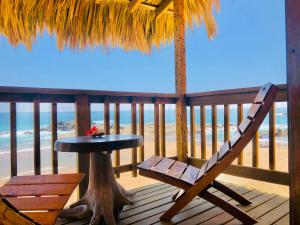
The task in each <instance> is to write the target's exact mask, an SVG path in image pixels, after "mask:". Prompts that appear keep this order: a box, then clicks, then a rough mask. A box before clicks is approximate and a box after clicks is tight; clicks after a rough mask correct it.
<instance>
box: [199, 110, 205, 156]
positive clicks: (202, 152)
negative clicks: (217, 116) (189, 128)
mask: <svg viewBox="0 0 300 225" xmlns="http://www.w3.org/2000/svg"><path fill="white" fill-rule="evenodd" d="M200 120H201V121H200V127H201V159H206V116H205V105H201V106H200Z"/></svg>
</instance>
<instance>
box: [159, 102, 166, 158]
mask: <svg viewBox="0 0 300 225" xmlns="http://www.w3.org/2000/svg"><path fill="white" fill-rule="evenodd" d="M165 110H166V109H165V104H161V105H160V115H159V117H160V151H161V156H162V157H166V113H165Z"/></svg>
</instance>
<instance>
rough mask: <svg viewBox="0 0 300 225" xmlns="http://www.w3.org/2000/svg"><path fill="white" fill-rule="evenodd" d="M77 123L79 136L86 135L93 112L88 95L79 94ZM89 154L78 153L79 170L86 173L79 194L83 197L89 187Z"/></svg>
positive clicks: (76, 108)
mask: <svg viewBox="0 0 300 225" xmlns="http://www.w3.org/2000/svg"><path fill="white" fill-rule="evenodd" d="M75 112H76V113H75V123H76V134H77V136H85V133H86V131H87V130H88V129H89V128H90V121H91V119H90V118H91V113H90V104H89V99H88V96H86V95H79V96H77V97H76V102H75ZM89 162H90V158H89V154H83V153H79V154H78V155H77V171H78V172H80V173H85V177H84V179H83V180H82V181H81V183H80V184H79V195H80V197H83V195H84V194H85V192H86V190H87V187H88V177H89V164H90V163H89Z"/></svg>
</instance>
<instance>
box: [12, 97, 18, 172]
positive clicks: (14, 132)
mask: <svg viewBox="0 0 300 225" xmlns="http://www.w3.org/2000/svg"><path fill="white" fill-rule="evenodd" d="M17 173H18V168H17V107H16V103H15V102H11V103H10V176H17Z"/></svg>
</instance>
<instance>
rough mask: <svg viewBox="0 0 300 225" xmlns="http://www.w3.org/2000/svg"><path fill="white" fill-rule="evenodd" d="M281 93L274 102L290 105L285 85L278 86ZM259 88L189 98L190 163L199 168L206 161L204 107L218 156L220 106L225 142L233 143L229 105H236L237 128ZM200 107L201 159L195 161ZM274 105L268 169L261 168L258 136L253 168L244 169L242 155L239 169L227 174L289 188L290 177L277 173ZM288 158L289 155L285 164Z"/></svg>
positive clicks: (253, 152) (254, 140)
mask: <svg viewBox="0 0 300 225" xmlns="http://www.w3.org/2000/svg"><path fill="white" fill-rule="evenodd" d="M278 87H279V88H280V91H279V93H278V95H277V97H276V101H275V102H286V101H287V90H286V85H278ZM258 89H259V87H256V88H242V89H232V90H224V91H213V92H205V93H193V94H188V95H187V96H186V100H187V105H188V106H189V107H190V143H191V144H190V156H191V157H190V158H189V159H190V162H191V163H192V164H194V165H196V166H201V165H202V164H203V163H204V162H205V160H207V143H206V139H207V138H206V119H205V118H206V111H205V107H207V106H210V107H211V118H212V119H211V130H212V134H211V136H212V140H211V151H212V152H211V153H212V154H213V153H215V152H216V151H217V150H218V140H217V134H218V131H217V106H219V105H221V106H223V108H224V126H223V129H224V131H223V132H224V140H225V141H226V140H229V139H230V122H229V121H230V110H229V105H235V107H236V108H237V124H239V123H240V122H241V121H242V119H243V115H244V113H243V111H244V107H243V106H244V104H249V103H252V101H253V99H254V98H255V95H256V94H257V91H258ZM196 107H199V108H200V110H199V112H200V115H199V117H200V130H201V132H200V133H201V135H200V143H201V146H200V147H201V148H200V149H201V150H200V152H201V154H200V159H199V158H197V157H196V150H195V149H196V148H195V146H196V138H195V133H196V132H195V108H196ZM275 124H276V121H275V104H273V107H272V109H271V110H270V112H269V132H268V133H269V135H268V136H269V137H268V138H269V146H268V149H269V152H268V155H269V159H268V162H269V168H268V169H266V168H264V169H262V168H259V164H258V162H259V156H260V149H259V140H258V133H257V134H256V136H255V137H254V138H253V142H252V166H245V165H244V158H243V154H241V155H240V156H239V158H238V160H237V163H236V165H232V166H231V167H229V168H228V169H227V170H226V171H225V173H227V174H231V175H237V176H241V177H247V178H252V179H257V180H262V181H268V182H273V183H278V184H285V185H288V173H287V172H281V171H277V170H276V169H277V168H276V162H277V160H276V151H275V146H276V144H275V138H276V137H275ZM287 160H288V156H287V155H286V164H287Z"/></svg>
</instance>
